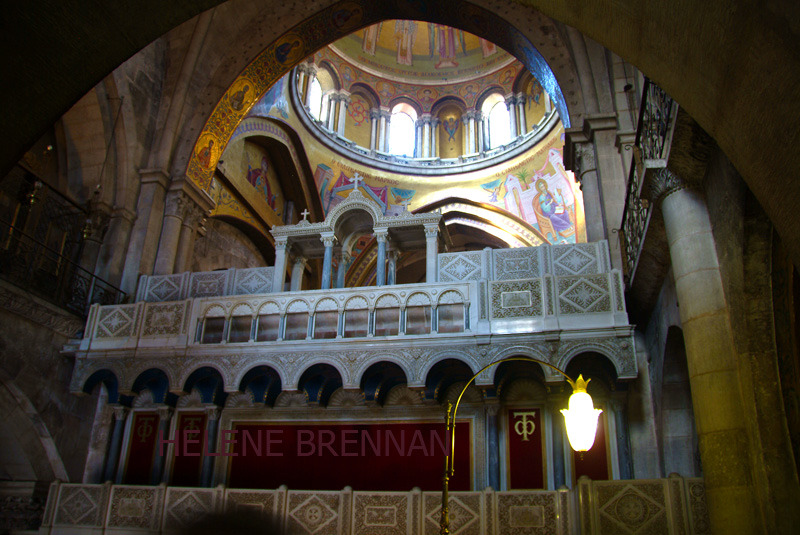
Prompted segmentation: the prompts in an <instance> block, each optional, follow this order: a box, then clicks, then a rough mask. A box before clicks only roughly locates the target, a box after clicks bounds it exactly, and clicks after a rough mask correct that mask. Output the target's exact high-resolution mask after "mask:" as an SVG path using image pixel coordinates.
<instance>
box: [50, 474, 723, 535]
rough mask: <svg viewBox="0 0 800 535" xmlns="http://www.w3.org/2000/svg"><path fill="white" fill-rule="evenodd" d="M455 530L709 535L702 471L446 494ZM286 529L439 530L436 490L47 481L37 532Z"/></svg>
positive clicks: (402, 533) (345, 534) (339, 533)
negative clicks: (691, 475) (232, 520)
mask: <svg viewBox="0 0 800 535" xmlns="http://www.w3.org/2000/svg"><path fill="white" fill-rule="evenodd" d="M449 507H450V515H451V530H452V533H453V534H454V535H455V534H458V535H472V534H475V535H503V534H507V533H541V534H545V533H547V534H554V535H570V534H578V533H580V534H586V535H590V534H591V535H607V534H608V535H610V534H617V533H684V534H687V535H701V534H706V533H710V531H709V529H708V518H707V513H706V502H705V487H704V484H703V480H702V479H684V478H682V477H680V476H671V477H669V478H667V479H654V480H620V481H591V480H588V479H585V478H582V479H581V480H580V481H579V482H578V485H577V486H576V487H575V488H573V489H571V490H568V489H562V490H558V491H547V490H542V491H495V490H492V489H491V488H487V489H485V490H483V491H472V492H451V493H450V502H449ZM245 509H246V510H247V511H249V512H251V513H255V514H263V515H265V516H268V517H270V518H271V519H272V520H273V521H276V522H277V523H279V524H280V525H282V526H284V527H286V528H287V529H288V530H289V531H290V532H291V533H298V534H306V533H308V534H311V533H317V534H319V533H324V534H326V535H351V534H353V535H355V534H366V533H385V534H397V535H406V534H409V535H421V534H423V533H425V534H434V533H438V530H439V517H440V510H441V493H440V492H439V491H421V490H419V489H412V490H410V491H408V492H376V491H369V492H364V491H355V490H352V489H350V488H349V487H346V488H345V489H343V490H340V491H302V490H290V489H287V488H286V487H280V488H278V489H275V490H264V489H232V488H226V487H224V486H222V485H220V486H218V487H215V488H188V487H168V486H166V485H161V486H157V487H151V486H127V485H111V484H110V483H108V484H105V485H83V484H67V483H59V482H55V483H53V484H52V485H51V487H50V492H49V495H48V499H47V506H46V508H45V513H44V518H43V521H42V526H41V528H40V531H39V533H42V534H67V533H77V532H81V531H86V532H92V533H112V532H113V533H127V532H130V530H133V531H136V532H137V533H175V532H177V531H178V530H181V529H188V528H190V527H192V526H196V525H197V523H198V522H202V521H203V518H204V517H206V516H207V515H210V514H218V515H219V514H221V515H224V514H230V515H236V514H237V513H241V511H243V510H245Z"/></svg>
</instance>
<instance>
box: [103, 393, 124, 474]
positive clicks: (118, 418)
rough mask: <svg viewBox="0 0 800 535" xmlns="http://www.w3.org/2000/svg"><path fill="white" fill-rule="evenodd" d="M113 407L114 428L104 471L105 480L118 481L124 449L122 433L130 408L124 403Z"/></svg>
mask: <svg viewBox="0 0 800 535" xmlns="http://www.w3.org/2000/svg"><path fill="white" fill-rule="evenodd" d="M113 409H114V430H113V431H112V432H111V444H110V445H109V447H108V458H107V459H106V469H105V471H104V473H103V480H104V481H116V474H117V465H118V464H119V454H120V450H121V449H122V434H123V433H124V431H125V420H126V419H127V418H128V413H129V412H130V409H128V408H127V407H123V406H122V405H115V406H114V407H113Z"/></svg>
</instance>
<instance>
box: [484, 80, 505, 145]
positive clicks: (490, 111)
mask: <svg viewBox="0 0 800 535" xmlns="http://www.w3.org/2000/svg"><path fill="white" fill-rule="evenodd" d="M481 111H482V112H483V115H484V117H486V122H487V127H486V134H487V141H486V146H487V148H488V149H494V148H497V147H500V146H502V145H505V144H506V143H508V142H509V141H511V116H510V114H509V113H508V106H506V101H505V99H504V98H503V95H501V94H500V93H492V94H491V95H489V96H488V97H486V100H484V101H483V105H482V106H481Z"/></svg>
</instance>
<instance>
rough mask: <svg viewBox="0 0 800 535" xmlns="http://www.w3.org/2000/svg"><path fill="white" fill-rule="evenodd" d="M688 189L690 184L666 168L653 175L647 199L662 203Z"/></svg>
mask: <svg viewBox="0 0 800 535" xmlns="http://www.w3.org/2000/svg"><path fill="white" fill-rule="evenodd" d="M688 188H689V184H688V183H687V182H686V181H685V180H683V179H682V178H681V177H679V176H678V175H676V174H675V173H673V172H672V171H670V170H669V169H668V168H666V167H664V168H661V169H658V170H657V171H656V172H655V173H653V174H652V175H651V179H650V181H649V183H648V185H647V189H648V193H649V195H648V196H647V198H648V200H649V201H650V202H653V203H660V202H662V201H663V200H664V199H665V198H666V197H668V196H669V195H672V194H673V193H675V192H677V191H681V190H684V189H688Z"/></svg>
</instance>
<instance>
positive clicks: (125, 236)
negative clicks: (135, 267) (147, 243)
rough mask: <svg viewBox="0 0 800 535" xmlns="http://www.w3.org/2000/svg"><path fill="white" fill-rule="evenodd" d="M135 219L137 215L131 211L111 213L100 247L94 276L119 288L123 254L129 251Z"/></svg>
mask: <svg viewBox="0 0 800 535" xmlns="http://www.w3.org/2000/svg"><path fill="white" fill-rule="evenodd" d="M135 219H136V214H134V213H133V212H131V211H130V210H126V209H125V208H115V209H114V210H113V211H112V212H111V219H110V220H109V223H108V231H107V232H106V235H105V238H104V239H103V245H102V246H101V247H100V254H99V255H98V257H97V265H96V267H95V270H94V274H95V275H97V276H98V277H100V278H101V279H103V280H106V281H108V282H110V283H111V284H113V285H114V286H119V285H120V283H121V281H122V269H123V268H124V267H125V255H124V254H121V252H122V251H126V250H127V249H128V244H129V243H130V239H131V230H132V229H133V222H134V220H135Z"/></svg>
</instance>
